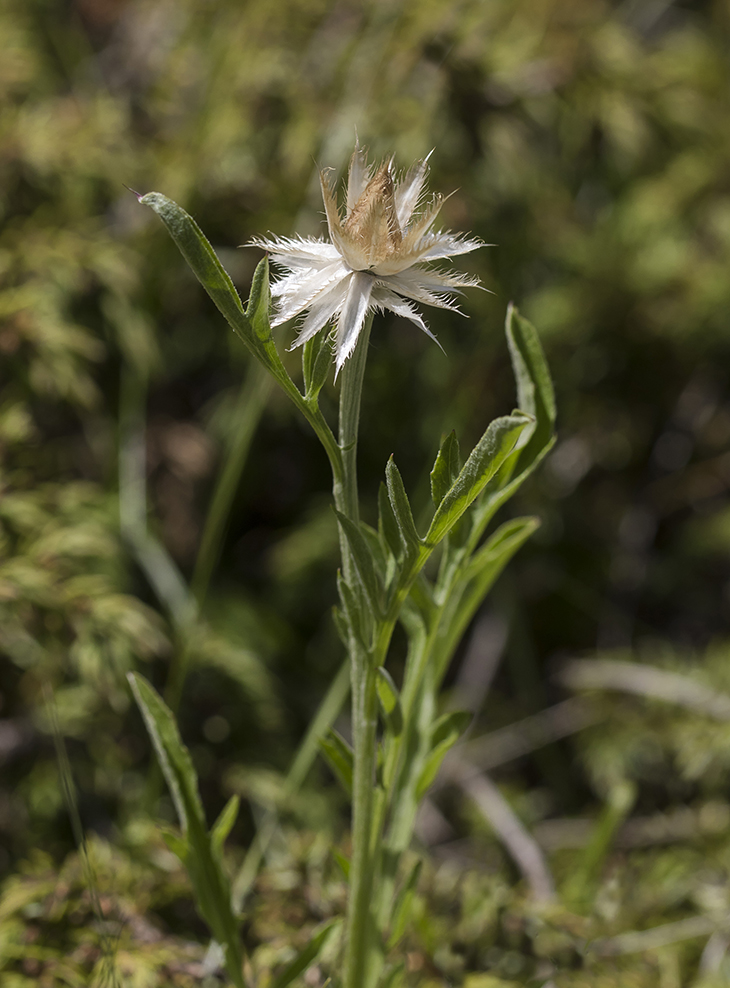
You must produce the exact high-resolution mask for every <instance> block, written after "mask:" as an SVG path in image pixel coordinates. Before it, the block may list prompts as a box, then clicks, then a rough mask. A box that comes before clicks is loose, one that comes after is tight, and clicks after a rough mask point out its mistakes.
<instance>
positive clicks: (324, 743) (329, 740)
mask: <svg viewBox="0 0 730 988" xmlns="http://www.w3.org/2000/svg"><path fill="white" fill-rule="evenodd" d="M319 750H320V752H321V753H322V755H323V756H324V759H325V761H326V762H327V764H328V765H329V767H330V768H331V769H332V771H333V772H334V773H335V775H336V776H337V778H338V779H339V781H340V782H341V783H342V786H343V788H344V790H345V792H346V793H348V795H349V796H350V797H351V798H352V773H353V765H354V756H353V754H352V748H351V747H350V746H349V744H348V743H347V741H345V739H344V738H343V737H342V736H341V735H339V734H338V733H337V731H335V730H333V729H332V728H330V729H329V731H328V732H327V734H326V735H325V737H323V738H320V739H319Z"/></svg>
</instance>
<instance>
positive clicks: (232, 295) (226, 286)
mask: <svg viewBox="0 0 730 988" xmlns="http://www.w3.org/2000/svg"><path fill="white" fill-rule="evenodd" d="M139 201H140V202H141V203H142V205H144V206H150V207H151V208H152V209H154V211H155V212H156V213H157V215H158V216H159V217H160V219H161V220H162V222H163V223H164V224H165V226H166V227H167V229H168V231H169V233H170V235H171V236H172V239H173V240H174V241H175V243H176V244H177V247H178V249H179V250H180V253H181V254H182V255H183V257H184V258H185V260H186V261H187V262H188V264H189V265H190V267H191V268H192V270H193V273H194V274H195V276H196V278H197V279H198V281H199V282H200V284H201V285H202V286H203V288H204V289H205V290H206V292H207V293H208V295H210V297H211V298H212V300H213V302H215V304H216V306H217V307H218V309H219V310H220V312H221V313H222V314H223V316H224V317H225V319H226V320H227V322H228V324H229V326H230V327H231V329H232V330H233V331H234V332H235V333H236V334H237V335H238V336H240V338H241V339H242V340H243V342H244V343H245V344H246V346H247V347H248V348H249V350H251V352H252V353H253V354H254V356H256V357H257V358H258V359H259V360H260V361H261V362H262V363H263V364H265V365H266V367H267V368H268V369H269V370H270V371H271V373H272V374H273V375H274V377H275V378H276V379H277V380H278V381H280V382H281V383H283V384H285V385H287V386H288V387H293V385H292V381H291V378H290V377H289V375H288V374H287V372H286V370H285V369H284V365H283V364H282V362H281V359H280V357H279V354H278V352H277V350H276V346H275V344H274V341H273V338H272V336H271V330H270V328H268V315H267V318H266V322H265V323H264V322H263V320H261V319H258V321H257V325H256V327H254V326H253V325H252V323H251V318H250V316H253V315H256V316H257V317H258V316H260V315H261V309H262V304H261V303H262V300H265V301H266V302H267V303H268V299H269V294H268V293H269V288H268V277H269V275H268V261H266V260H264V261H262V262H261V264H260V265H259V267H258V268H257V269H256V274H255V275H254V287H253V289H252V302H253V306H252V305H251V303H249V314H247V313H245V312H244V310H243V303H242V302H241V298H240V296H239V294H238V292H237V291H236V288H235V286H234V284H233V282H232V281H231V279H230V276H229V275H228V273H227V272H226V270H225V268H224V267H223V265H222V264H221V262H220V261H219V260H218V257H217V256H216V253H215V251H214V250H213V248H212V247H211V245H210V243H209V242H208V240H207V238H206V237H205V234H204V233H203V231H202V230H201V229H200V227H199V226H198V224H197V223H196V222H195V220H194V219H193V218H192V216H190V215H189V214H188V213H186V212H185V210H184V209H182V208H181V207H180V206H178V204H177V203H176V202H173V201H172V199H168V198H167V196H163V195H161V194H160V193H159V192H149V193H148V194H147V195H146V196H142V197H141V199H140V200H139ZM262 265H263V266H262Z"/></svg>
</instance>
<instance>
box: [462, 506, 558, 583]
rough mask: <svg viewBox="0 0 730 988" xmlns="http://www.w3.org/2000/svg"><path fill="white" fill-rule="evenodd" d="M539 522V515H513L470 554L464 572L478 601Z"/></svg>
mask: <svg viewBox="0 0 730 988" xmlns="http://www.w3.org/2000/svg"><path fill="white" fill-rule="evenodd" d="M539 526H540V519H539V518H514V519H512V520H511V521H508V522H505V523H504V525H501V526H500V527H499V528H498V529H497V531H496V532H495V533H494V534H493V535H492V536H491V537H490V538H489V539H488V541H487V542H486V543H485V544H484V545H483V546H482V547H481V549H479V551H478V552H477V553H475V554H474V556H472V558H471V559H470V560H469V565H468V567H467V569H466V573H465V574H464V575H465V578H466V579H467V580H470V581H471V582H472V584H473V589H472V588H470V591H469V592H470V593H474V594H475V595H476V596H477V597H478V598H479V602H480V603H481V601H482V600H483V599H484V597H485V596H486V594H487V593H488V592H489V590H490V589H491V587H492V584H493V583H494V581H495V580H496V579H497V577H498V576H499V574H500V573H501V572H502V570H503V569H504V567H505V566H506V565H507V563H508V562H509V560H510V559H511V558H512V556H513V555H514V554H515V553H516V552H517V550H518V549H519V548H520V546H521V545H523V543H525V542H526V541H527V539H529V537H530V536H531V535H532V533H533V532H534V531H535V530H536V529H537V528H539Z"/></svg>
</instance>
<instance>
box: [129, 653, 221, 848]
mask: <svg viewBox="0 0 730 988" xmlns="http://www.w3.org/2000/svg"><path fill="white" fill-rule="evenodd" d="M127 678H128V679H129V684H130V686H131V687H132V692H133V693H134V697H135V699H136V701H137V705H138V707H139V709H140V711H141V713H142V717H143V718H144V721H145V726H146V727H147V731H148V733H149V735H150V737H151V739H152V743H153V744H154V746H155V751H156V753H157V759H158V761H159V763H160V768H161V769H162V772H163V775H164V776H165V781H166V782H167V785H168V788H169V790H170V795H171V796H172V800H173V803H174V804H175V810H176V811H177V816H178V820H179V821H180V827H181V828H182V832H183V835H187V833H188V831H189V829H190V827H191V826H192V825H193V824H194V823H197V824H198V825H199V826H200V827H202V828H203V829H205V828H206V822H205V814H204V812H203V804H202V803H201V801H200V794H199V793H198V778H197V775H196V774H195V769H194V768H193V763H192V760H191V758H190V754H189V753H188V749H187V748H186V747H185V745H184V744H183V743H182V739H181V738H180V733H179V731H178V729H177V724H176V723H175V718H174V716H173V714H172V711H171V710H170V709H169V708H168V707H167V706H166V704H165V703H163V701H162V699H161V698H160V697H159V696H158V694H157V693H156V692H155V691H154V690H153V689H152V687H151V686H150V684H149V683H148V682H147V680H146V679H145V678H144V677H143V676H140V675H139V674H138V673H133V672H131V673H129V675H128V677H127Z"/></svg>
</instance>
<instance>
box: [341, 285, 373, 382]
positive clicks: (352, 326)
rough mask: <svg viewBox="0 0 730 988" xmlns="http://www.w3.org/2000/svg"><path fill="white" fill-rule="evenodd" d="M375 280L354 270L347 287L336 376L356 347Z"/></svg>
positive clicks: (342, 312) (342, 313)
mask: <svg viewBox="0 0 730 988" xmlns="http://www.w3.org/2000/svg"><path fill="white" fill-rule="evenodd" d="M373 287H374V282H373V279H372V277H371V276H370V275H369V274H365V273H363V272H362V271H354V272H353V274H352V277H351V278H350V284H349V286H348V289H347V297H346V299H345V302H344V305H343V306H342V311H341V312H340V318H339V319H338V321H337V362H336V365H335V377H337V375H338V374H339V373H340V370H341V369H342V365H343V364H344V362H345V361H346V360H347V358H348V357H349V356H350V354H351V353H352V351H353V350H354V349H355V344H356V343H357V338H358V336H359V335H360V332H361V330H362V327H363V325H364V323H365V316H366V315H367V312H368V308H369V307H370V295H371V293H372V290H373Z"/></svg>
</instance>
